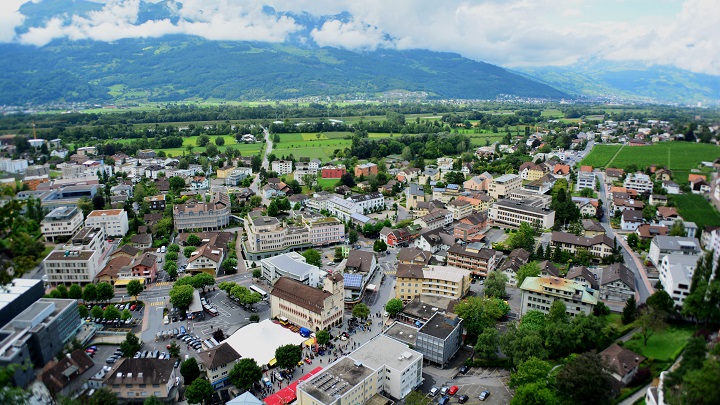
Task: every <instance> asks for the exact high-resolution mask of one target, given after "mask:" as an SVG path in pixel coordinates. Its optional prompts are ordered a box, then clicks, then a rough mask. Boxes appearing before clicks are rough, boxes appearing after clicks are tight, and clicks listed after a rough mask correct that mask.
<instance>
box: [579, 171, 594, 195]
mask: <svg viewBox="0 0 720 405" xmlns="http://www.w3.org/2000/svg"><path fill="white" fill-rule="evenodd" d="M584 188H589V189H591V190H595V173H593V172H579V173H578V175H577V184H575V190H576V191H580V190H582V189H584Z"/></svg>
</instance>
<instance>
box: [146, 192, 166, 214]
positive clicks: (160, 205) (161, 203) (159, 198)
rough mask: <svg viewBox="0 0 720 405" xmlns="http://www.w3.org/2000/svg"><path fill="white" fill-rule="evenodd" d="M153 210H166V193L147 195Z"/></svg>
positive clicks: (147, 200)
mask: <svg viewBox="0 0 720 405" xmlns="http://www.w3.org/2000/svg"><path fill="white" fill-rule="evenodd" d="M145 201H146V202H147V203H148V206H149V207H150V209H151V210H158V211H165V194H158V195H153V196H148V197H145Z"/></svg>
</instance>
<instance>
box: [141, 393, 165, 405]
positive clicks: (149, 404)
mask: <svg viewBox="0 0 720 405" xmlns="http://www.w3.org/2000/svg"><path fill="white" fill-rule="evenodd" d="M143 405H163V402H162V401H161V400H159V399H157V397H156V396H155V395H153V396H151V397H150V398H148V399H146V400H145V402H143Z"/></svg>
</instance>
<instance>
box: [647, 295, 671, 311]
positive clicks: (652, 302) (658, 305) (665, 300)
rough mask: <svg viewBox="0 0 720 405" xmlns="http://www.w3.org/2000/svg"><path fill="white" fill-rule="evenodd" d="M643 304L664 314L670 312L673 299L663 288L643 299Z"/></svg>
mask: <svg viewBox="0 0 720 405" xmlns="http://www.w3.org/2000/svg"><path fill="white" fill-rule="evenodd" d="M645 304H647V306H648V307H651V308H653V309H654V310H656V311H659V312H662V313H665V314H666V315H667V314H670V313H672V312H673V309H674V308H675V301H674V300H673V299H672V297H671V296H670V294H668V292H667V291H665V290H658V291H656V292H655V293H653V295H651V296H649V297H648V299H647V300H646V301H645Z"/></svg>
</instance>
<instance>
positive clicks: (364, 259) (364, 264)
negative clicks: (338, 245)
mask: <svg viewBox="0 0 720 405" xmlns="http://www.w3.org/2000/svg"><path fill="white" fill-rule="evenodd" d="M374 258H375V253H373V252H367V251H364V250H351V251H350V253H349V254H348V258H347V261H346V262H345V268H346V269H347V268H348V267H350V268H353V269H358V271H359V272H362V273H370V270H372V262H373V259H374Z"/></svg>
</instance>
